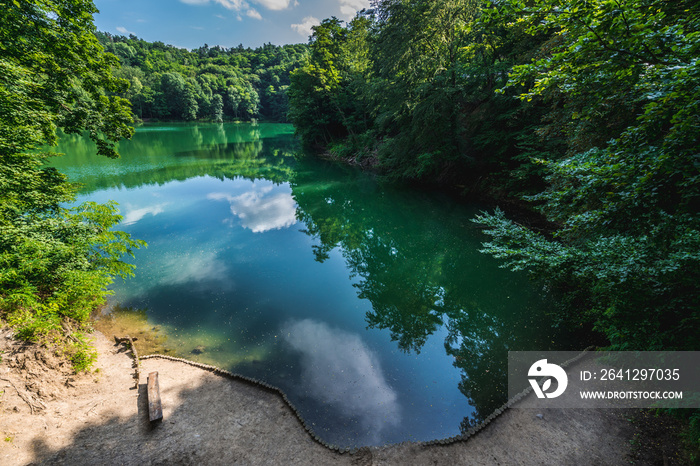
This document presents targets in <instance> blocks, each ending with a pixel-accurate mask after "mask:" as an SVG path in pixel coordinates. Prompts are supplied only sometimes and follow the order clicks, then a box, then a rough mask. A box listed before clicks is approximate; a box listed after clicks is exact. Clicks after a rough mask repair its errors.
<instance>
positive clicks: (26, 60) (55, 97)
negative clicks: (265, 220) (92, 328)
mask: <svg viewBox="0 0 700 466" xmlns="http://www.w3.org/2000/svg"><path fill="white" fill-rule="evenodd" d="M95 12H96V9H95V7H94V5H93V4H92V2H89V1H80V0H46V1H43V2H41V3H30V2H26V1H13V2H9V3H7V4H6V5H4V6H3V8H2V9H1V10H0V21H1V22H2V25H3V27H2V29H1V30H0V313H1V314H0V315H2V317H3V318H4V319H5V320H7V321H8V322H9V323H10V324H12V325H15V326H16V327H17V329H18V334H19V336H21V337H24V338H29V339H34V340H40V339H42V337H45V336H47V335H49V334H56V333H59V332H60V330H61V328H62V324H63V325H65V324H66V322H73V323H74V324H77V325H78V326H79V327H83V326H84V325H85V324H86V322H87V320H88V318H89V316H90V313H91V312H92V310H94V308H95V307H96V306H97V305H99V304H101V303H102V302H104V297H105V295H106V293H107V292H106V291H105V287H106V286H107V285H108V284H109V283H111V281H112V278H113V276H115V275H121V276H126V275H129V274H130V273H131V271H132V267H131V266H130V265H128V264H126V263H124V262H122V261H121V260H120V258H121V256H122V255H123V254H124V253H131V252H132V250H133V249H135V248H137V247H139V246H140V245H141V244H142V243H141V242H138V241H134V240H132V239H131V238H129V236H128V235H126V234H125V233H122V232H116V231H112V230H111V227H112V226H113V225H115V224H116V223H117V222H118V221H119V219H120V217H119V216H118V215H117V214H116V207H115V206H114V205H112V204H107V205H98V204H94V203H88V204H84V205H80V206H76V207H72V208H68V207H64V206H65V205H66V203H69V202H72V201H73V200H74V193H75V187H74V186H73V185H71V184H70V183H68V182H67V181H66V178H65V176H64V175H62V174H61V173H59V172H58V171H56V170H55V169H52V168H46V167H45V166H44V165H45V164H44V162H45V158H46V157H48V154H42V153H41V152H40V148H41V147H42V146H44V145H47V144H54V143H55V142H56V131H57V129H59V128H60V129H61V130H63V131H64V132H67V133H80V132H82V131H84V130H86V131H88V133H89V135H90V137H91V138H92V139H93V140H94V141H95V143H96V144H97V148H98V152H99V153H100V154H101V155H105V156H108V157H117V156H118V155H117V153H116V151H115V143H116V141H118V140H119V139H121V138H129V137H131V134H132V132H133V129H132V128H131V127H130V126H129V123H130V122H131V112H130V110H129V106H128V102H127V101H126V100H124V99H123V98H121V97H118V96H117V94H121V93H123V92H125V90H126V86H127V82H126V81H125V80H123V79H117V78H115V77H113V76H112V74H111V69H112V67H113V66H115V65H116V64H117V61H116V59H115V57H114V56H112V55H109V54H105V53H104V52H103V49H102V47H101V46H100V44H99V43H98V41H97V39H96V37H95V35H94V26H93V24H92V14H94V13H95ZM108 95H111V96H108ZM73 340H74V341H78V342H79V343H77V344H75V345H70V346H67V347H66V348H68V349H69V355H70V357H71V358H72V360H73V361H74V362H75V363H76V364H77V365H78V366H80V367H84V363H85V362H89V361H90V360H91V357H90V355H89V349H88V347H87V346H86V344H84V341H85V340H84V339H82V338H81V337H80V335H79V334H78V335H76V336H74V338H73ZM80 342H82V343H80Z"/></svg>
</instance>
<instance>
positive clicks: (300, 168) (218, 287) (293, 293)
mask: <svg viewBox="0 0 700 466" xmlns="http://www.w3.org/2000/svg"><path fill="white" fill-rule="evenodd" d="M56 150H57V151H58V152H64V153H66V154H68V155H66V156H64V157H61V158H57V159H53V160H52V161H51V163H52V165H53V166H56V167H57V168H59V169H60V170H61V171H63V172H64V173H66V174H67V175H68V176H69V178H70V180H71V181H76V182H80V183H82V185H83V187H82V189H81V191H80V196H79V201H81V202H82V201H87V200H90V201H96V202H106V201H108V200H111V199H113V200H115V201H117V202H118V203H119V205H120V211H121V215H123V220H122V222H121V224H120V225H119V226H118V229H120V230H123V231H126V232H129V233H131V234H132V235H133V236H134V237H135V238H139V239H143V240H145V241H147V242H148V244H149V246H148V248H147V249H141V250H140V251H138V252H137V254H136V258H135V259H133V263H134V264H135V265H136V266H137V269H136V276H135V277H134V278H131V279H129V280H124V281H121V280H120V281H118V282H117V283H115V284H114V285H113V287H112V288H113V291H114V295H113V296H112V297H111V298H110V304H111V305H112V306H117V307H119V308H121V309H124V308H127V309H132V310H133V312H139V311H140V312H144V313H145V315H146V317H147V319H148V323H149V325H153V326H154V327H156V326H157V327H158V328H160V329H161V330H162V331H163V332H164V333H165V334H166V335H167V340H166V341H165V345H166V346H167V347H168V348H169V349H170V350H171V351H172V352H173V353H175V354H177V355H179V356H181V357H185V358H187V359H192V360H196V361H201V362H205V363H208V364H215V365H217V366H219V367H222V368H225V369H228V370H231V371H234V372H238V373H240V374H243V375H246V376H249V377H254V378H256V379H259V380H263V381H265V382H268V383H270V384H272V385H275V386H277V387H279V388H281V389H282V390H283V391H284V392H285V393H286V394H287V396H288V398H289V399H290V400H291V402H292V403H293V404H294V405H295V406H296V407H297V409H298V410H299V411H300V412H301V414H302V415H303V416H304V418H305V419H306V420H307V422H308V423H309V424H310V425H312V427H313V429H314V430H315V431H316V433H317V434H318V435H319V437H321V438H322V439H323V440H325V441H327V442H329V443H332V444H336V445H340V446H344V447H356V446H362V445H381V444H385V443H394V442H401V441H406V440H432V439H437V438H444V437H449V436H454V435H458V434H460V432H461V429H467V428H469V427H470V426H471V425H473V424H474V423H476V422H479V421H480V420H482V419H483V418H485V417H486V416H488V415H489V414H490V413H491V412H492V410H493V409H495V408H496V407H498V406H499V405H500V404H502V403H503V402H504V401H505V400H506V391H507V386H506V383H507V377H506V375H507V374H506V371H507V352H508V351H509V350H547V349H561V350H564V349H579V347H580V346H585V345H578V346H577V345H576V344H575V342H574V341H575V340H574V338H572V336H571V335H569V334H568V333H566V331H565V330H563V329H561V328H559V326H558V325H556V319H555V318H554V317H553V316H552V315H550V313H551V312H552V306H551V299H552V298H551V297H548V296H547V295H546V293H545V291H544V290H543V289H542V287H541V286H539V285H537V284H536V283H533V282H531V281H529V280H528V278H527V277H526V276H525V275H524V274H517V273H513V272H510V271H508V270H504V269H501V268H499V267H498V265H499V264H498V262H497V261H495V260H494V259H493V258H491V257H489V256H486V255H484V254H481V253H480V252H479V251H478V250H479V248H480V245H481V243H482V242H483V241H485V240H487V237H486V236H485V235H483V233H481V232H480V231H479V230H478V229H476V228H475V226H474V224H473V223H472V222H470V219H471V218H472V217H473V216H474V215H475V214H476V213H478V211H479V210H480V207H479V206H469V205H464V204H460V203H457V202H455V201H454V200H453V199H451V198H450V197H448V196H446V195H442V194H432V193H426V192H418V191H415V190H411V189H409V188H407V187H402V186H398V185H395V184H391V183H388V182H386V181H383V180H382V179H381V178H378V177H376V176H373V175H371V174H367V173H363V172H361V171H359V170H357V169H355V168H352V167H348V166H343V165H339V164H337V163H333V162H328V161H323V160H319V159H317V158H315V157H312V156H308V155H303V154H302V152H301V150H300V148H299V146H298V144H297V142H296V140H295V138H294V137H293V127H291V126H290V125H282V124H258V125H251V124H159V125H155V124H153V125H144V126H140V127H138V128H137V129H136V134H135V135H134V137H133V139H132V140H131V141H125V142H122V143H121V144H120V146H119V151H120V153H121V156H122V157H121V159H119V160H110V159H106V158H101V157H98V156H96V155H95V153H96V149H95V146H94V144H92V143H91V142H90V141H89V140H88V139H86V138H83V137H81V136H75V135H71V136H64V137H63V138H62V139H61V142H60V145H59V147H58V148H57V149H56ZM171 354H172V353H171Z"/></svg>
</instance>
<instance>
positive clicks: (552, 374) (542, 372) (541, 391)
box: [527, 359, 569, 398]
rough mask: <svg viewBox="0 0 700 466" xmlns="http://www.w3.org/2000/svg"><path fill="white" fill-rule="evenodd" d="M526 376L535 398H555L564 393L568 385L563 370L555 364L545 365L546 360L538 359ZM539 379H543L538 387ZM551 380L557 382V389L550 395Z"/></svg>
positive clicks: (567, 379)
mask: <svg viewBox="0 0 700 466" xmlns="http://www.w3.org/2000/svg"><path fill="white" fill-rule="evenodd" d="M527 375H528V377H530V378H529V379H528V380H529V381H530V385H532V389H533V390H534V391H535V395H537V398H556V397H558V396H559V395H561V394H562V393H564V390H566V386H567V385H568V384H569V378H568V377H567V376H566V372H565V371H564V369H562V368H561V367H559V366H557V365H556V364H549V363H547V360H546V359H540V360H539V361H537V362H536V363H534V364H533V365H532V366H530V370H529V371H528V373H527ZM541 377H544V379H543V383H542V386H541V387H540V385H539V384H538V383H537V379H538V378H541ZM552 379H554V380H556V381H557V388H556V389H555V390H554V391H553V392H551V393H550V392H548V390H549V389H550V388H552Z"/></svg>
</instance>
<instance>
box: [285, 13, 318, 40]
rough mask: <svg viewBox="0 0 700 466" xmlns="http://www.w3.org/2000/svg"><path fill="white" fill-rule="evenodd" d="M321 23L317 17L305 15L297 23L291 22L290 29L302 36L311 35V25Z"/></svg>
mask: <svg viewBox="0 0 700 466" xmlns="http://www.w3.org/2000/svg"><path fill="white" fill-rule="evenodd" d="M319 24H321V21H320V20H319V19H318V18H314V17H313V16H307V17H306V18H304V19H302V20H301V23H299V24H292V29H294V30H295V31H296V32H298V33H299V34H301V35H302V36H305V37H308V36H310V35H311V26H317V25H319Z"/></svg>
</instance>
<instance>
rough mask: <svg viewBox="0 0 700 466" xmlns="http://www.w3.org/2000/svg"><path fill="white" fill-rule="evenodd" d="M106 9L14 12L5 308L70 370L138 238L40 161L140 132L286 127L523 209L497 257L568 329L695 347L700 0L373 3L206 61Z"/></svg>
mask: <svg viewBox="0 0 700 466" xmlns="http://www.w3.org/2000/svg"><path fill="white" fill-rule="evenodd" d="M96 12H97V10H96V8H95V6H94V5H93V4H92V2H90V1H79V0H44V1H43V2H41V3H32V2H24V1H21V2H15V1H13V2H9V3H8V4H7V5H6V6H5V7H3V8H2V9H0V22H1V24H2V25H3V26H2V28H0V229H1V231H2V234H1V235H0V316H1V317H2V319H3V320H4V321H5V322H7V323H9V324H10V325H12V326H14V327H15V328H16V329H17V335H18V336H19V337H21V338H24V339H28V340H33V341H58V340H61V341H62V342H63V345H64V346H63V348H64V351H65V354H66V356H67V357H68V358H69V359H70V360H71V361H72V362H73V364H74V365H75V367H76V370H83V369H86V368H88V367H90V365H91V364H92V362H93V361H94V359H95V353H94V351H93V350H92V349H91V348H90V346H89V344H88V343H87V339H86V333H87V332H88V331H89V319H90V314H91V313H92V312H93V311H94V309H95V308H96V307H99V306H100V305H102V304H103V303H104V302H105V296H106V294H107V293H108V291H107V287H108V285H110V284H111V283H112V282H113V280H114V279H115V277H118V276H122V277H126V276H129V275H130V274H132V273H133V271H132V269H133V266H131V265H130V264H129V263H127V262H125V261H124V259H123V258H124V256H125V255H126V256H128V255H129V254H133V253H134V252H135V251H136V250H137V249H138V248H140V247H144V246H145V244H144V243H143V242H141V241H138V240H136V239H133V238H131V237H130V236H129V235H127V234H125V233H123V232H119V231H114V230H113V229H112V227H114V226H115V225H117V224H118V223H119V221H120V217H119V215H118V211H117V208H116V206H114V205H113V204H107V205H99V204H95V203H87V204H83V205H79V206H74V205H73V204H72V203H73V201H74V200H75V195H76V192H77V188H76V186H74V185H73V184H71V183H69V182H68V180H67V178H66V176H65V175H63V174H62V173H60V172H59V171H57V170H56V169H53V168H49V167H47V166H46V161H47V159H48V158H49V157H51V156H52V154H50V153H46V152H44V148H45V147H46V146H48V145H53V144H55V142H56V140H57V135H58V133H59V130H60V131H62V132H64V133H66V134H69V135H70V134H74V135H77V134H83V133H87V134H89V136H90V138H91V139H92V140H93V141H94V142H95V144H96V145H97V150H98V153H99V154H100V155H103V156H107V157H117V156H118V154H117V151H116V149H117V142H118V141H119V140H120V139H128V138H130V137H131V135H132V134H133V131H134V129H133V126H132V124H133V122H134V118H136V119H137V120H139V119H140V120H148V119H158V120H183V121H193V120H208V121H214V122H221V121H224V120H251V119H263V120H267V121H280V122H282V121H290V122H292V123H293V124H294V125H295V127H296V131H297V134H298V135H299V137H300V138H301V139H302V141H303V143H304V144H305V145H306V146H307V148H309V149H311V150H313V151H316V152H317V153H324V154H325V155H326V156H331V157H333V158H338V159H342V160H345V161H347V162H349V163H352V164H356V165H359V166H362V167H365V168H371V169H372V170H375V171H376V172H377V173H379V174H380V176H384V177H387V178H390V179H394V180H399V181H402V182H405V183H407V184H409V185H414V186H416V187H417V188H418V187H421V188H422V187H424V186H430V187H438V188H440V189H449V190H451V191H453V192H458V193H459V194H461V195H463V196H465V197H478V198H480V199H488V200H490V202H493V203H495V204H501V205H504V206H513V205H515V206H517V209H519V210H524V211H527V212H528V213H527V215H524V216H519V217H518V220H517V221H515V220H513V218H514V217H513V216H511V215H510V210H508V213H505V212H504V211H503V210H501V209H498V208H495V209H492V210H490V211H489V212H483V213H482V214H481V215H479V216H477V217H476V218H474V226H475V227H477V228H480V229H482V230H483V231H484V232H485V233H486V235H487V236H488V240H487V241H486V242H485V243H484V245H483V249H482V252H483V253H486V254H490V255H492V256H494V257H496V258H497V259H499V260H500V261H501V263H502V265H503V266H504V267H507V268H510V269H513V270H526V271H528V272H529V273H530V274H531V276H532V278H533V279H534V280H538V281H539V283H541V284H542V285H541V286H542V287H543V289H546V290H551V291H552V292H553V293H557V294H558V296H559V297H560V299H558V303H559V304H558V307H557V309H554V310H552V312H551V315H554V316H556V319H558V320H557V322H555V323H554V325H568V326H572V325H573V326H576V325H578V326H590V328H592V329H593V330H594V331H595V332H598V334H600V335H602V337H603V338H604V339H605V342H606V346H607V348H609V349H613V350H647V351H648V350H684V351H697V350H700V343H699V342H700V151H699V148H700V140H699V139H700V112H699V111H698V109H700V86H698V83H699V82H700V4H699V3H698V2H696V1H695V0H676V1H669V0H635V1H632V0H593V1H590V0H589V1H583V0H498V1H490V0H432V1H424V0H373V1H372V2H371V8H370V9H367V10H363V11H362V12H360V13H358V15H357V16H356V17H355V18H354V19H353V20H352V21H350V22H347V23H346V22H343V21H341V20H339V19H336V18H330V19H326V20H324V21H322V22H321V24H320V25H318V26H315V27H314V28H313V35H312V37H311V38H310V40H309V44H308V45H303V44H302V45H285V46H275V45H272V44H267V45H265V46H262V47H259V48H256V49H250V48H244V47H243V46H239V47H235V48H230V49H225V48H221V47H218V46H215V47H209V46H208V45H204V46H203V47H200V48H199V49H195V50H191V51H189V50H186V49H178V48H176V47H173V46H169V45H165V44H163V43H161V42H154V43H150V42H147V41H144V40H140V39H138V38H137V37H135V36H130V37H128V38H127V37H123V36H112V35H110V34H107V33H100V32H98V31H97V30H96V29H95V26H94V24H93V16H92V15H93V14H95V13H96ZM511 210H512V209H511ZM521 218H523V219H525V220H521ZM360 259H361V257H360ZM360 259H358V264H363V262H362V261H361V260H360ZM379 317H381V316H379ZM379 317H377V321H378V323H377V324H376V325H381V322H379V320H380V319H379ZM693 422H694V426H695V429H696V430H695V432H697V429H698V428H700V417H699V416H698V414H697V412H695V414H694V420H693ZM695 441H696V443H697V436H696V439H695Z"/></svg>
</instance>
